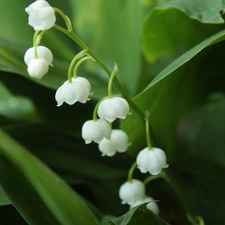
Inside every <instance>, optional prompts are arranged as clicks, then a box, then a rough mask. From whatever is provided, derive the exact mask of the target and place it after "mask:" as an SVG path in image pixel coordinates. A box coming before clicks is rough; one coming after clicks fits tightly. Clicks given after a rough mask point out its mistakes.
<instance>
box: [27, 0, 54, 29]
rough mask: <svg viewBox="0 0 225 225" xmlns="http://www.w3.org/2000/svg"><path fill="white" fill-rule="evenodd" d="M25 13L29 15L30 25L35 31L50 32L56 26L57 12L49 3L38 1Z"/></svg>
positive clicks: (42, 0)
mask: <svg viewBox="0 0 225 225" xmlns="http://www.w3.org/2000/svg"><path fill="white" fill-rule="evenodd" d="M25 11H26V12H27V13H28V14H29V19H28V23H29V25H30V26H32V27H33V28H34V30H48V29H50V28H51V27H52V26H53V25H54V24H55V21H56V16H55V10H54V9H53V8H52V7H51V6H50V5H49V4H48V2H47V1H44V0H37V1H35V2H34V3H32V4H30V5H29V6H28V7H27V8H26V9H25Z"/></svg>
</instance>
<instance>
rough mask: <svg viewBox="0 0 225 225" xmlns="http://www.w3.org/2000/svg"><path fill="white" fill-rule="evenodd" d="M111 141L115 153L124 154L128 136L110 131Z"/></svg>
mask: <svg viewBox="0 0 225 225" xmlns="http://www.w3.org/2000/svg"><path fill="white" fill-rule="evenodd" d="M111 141H112V142H113V143H115V146H116V150H117V152H125V151H126V150H127V148H128V146H129V140H128V136H127V134H126V133H125V132H124V131H122V130H112V134H111Z"/></svg>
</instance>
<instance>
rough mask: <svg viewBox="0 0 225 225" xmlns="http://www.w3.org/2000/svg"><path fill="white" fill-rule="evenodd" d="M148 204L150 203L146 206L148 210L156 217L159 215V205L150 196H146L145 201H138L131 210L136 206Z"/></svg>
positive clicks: (131, 206)
mask: <svg viewBox="0 0 225 225" xmlns="http://www.w3.org/2000/svg"><path fill="white" fill-rule="evenodd" d="M147 202H149V203H148V204H147V205H146V207H147V209H149V210H151V211H152V212H154V213H155V214H156V215H159V207H158V204H157V203H156V202H155V200H154V199H153V198H152V197H150V196H145V197H144V198H143V199H140V200H138V201H136V202H135V203H134V204H133V205H130V208H134V207H135V206H138V205H140V204H143V203H147Z"/></svg>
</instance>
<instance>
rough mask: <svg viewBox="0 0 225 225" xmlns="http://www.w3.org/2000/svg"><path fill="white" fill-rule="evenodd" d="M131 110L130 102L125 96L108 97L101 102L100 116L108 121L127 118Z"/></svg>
mask: <svg viewBox="0 0 225 225" xmlns="http://www.w3.org/2000/svg"><path fill="white" fill-rule="evenodd" d="M129 110H130V107H129V104H128V102H127V101H126V100H125V99H124V98H120V97H113V98H107V99H105V100H103V101H102V102H101V103H100V104H99V107H98V116H99V117H100V118H101V119H104V120H107V121H108V122H113V121H114V120H115V119H116V118H120V119H125V118H126V116H127V114H128V113H129Z"/></svg>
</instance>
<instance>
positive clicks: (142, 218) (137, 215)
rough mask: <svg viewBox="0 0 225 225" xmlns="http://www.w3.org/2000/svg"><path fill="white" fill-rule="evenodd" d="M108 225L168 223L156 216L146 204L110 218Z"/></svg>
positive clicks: (156, 224)
mask: <svg viewBox="0 0 225 225" xmlns="http://www.w3.org/2000/svg"><path fill="white" fill-rule="evenodd" d="M109 224H110V225H119V224H124V225H135V224H155V225H168V223H166V222H165V221H163V220H162V219H160V218H159V217H158V216H156V215H155V214H154V213H153V212H151V211H150V210H148V209H147V208H146V204H144V205H141V206H137V207H135V208H133V209H131V210H130V211H129V212H128V213H126V214H125V215H123V216H121V217H119V218H117V219H114V220H112V222H110V223H109Z"/></svg>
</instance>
